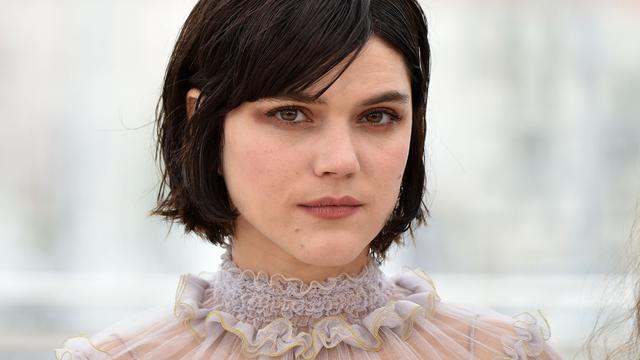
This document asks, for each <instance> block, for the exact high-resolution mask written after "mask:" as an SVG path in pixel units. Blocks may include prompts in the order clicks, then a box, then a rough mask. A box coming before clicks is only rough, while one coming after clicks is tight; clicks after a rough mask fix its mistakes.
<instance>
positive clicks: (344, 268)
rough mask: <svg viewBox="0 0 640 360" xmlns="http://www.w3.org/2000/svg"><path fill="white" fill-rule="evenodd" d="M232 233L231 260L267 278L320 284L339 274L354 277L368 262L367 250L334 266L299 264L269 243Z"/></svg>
mask: <svg viewBox="0 0 640 360" xmlns="http://www.w3.org/2000/svg"><path fill="white" fill-rule="evenodd" d="M238 235H239V234H236V236H235V237H234V239H233V241H232V248H231V258H232V260H233V262H234V263H235V264H236V266H237V267H238V268H239V269H241V270H251V271H253V272H254V273H256V274H257V273H259V272H263V273H266V274H267V275H269V276H271V275H273V274H282V275H284V276H286V277H293V278H297V279H300V280H302V281H304V282H305V283H310V282H312V281H320V282H321V281H324V280H326V279H328V278H330V277H335V276H338V275H340V274H349V275H357V274H359V273H360V272H362V270H363V269H364V267H365V266H366V265H367V263H368V261H369V256H368V247H367V248H365V249H364V250H363V251H362V252H361V253H360V254H359V255H358V256H357V257H356V258H355V259H353V261H350V262H348V263H346V264H341V265H337V266H323V265H319V264H311V263H308V262H304V261H301V260H300V259H298V258H296V257H294V256H293V255H291V254H289V253H287V252H285V251H284V250H283V249H281V248H280V247H278V246H276V245H275V244H273V243H272V242H270V241H251V239H249V238H246V237H242V236H238Z"/></svg>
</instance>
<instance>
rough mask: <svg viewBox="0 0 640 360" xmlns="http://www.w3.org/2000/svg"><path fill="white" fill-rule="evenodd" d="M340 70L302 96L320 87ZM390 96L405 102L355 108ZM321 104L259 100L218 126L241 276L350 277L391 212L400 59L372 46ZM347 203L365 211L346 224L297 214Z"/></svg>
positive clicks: (402, 158) (403, 151) (399, 147)
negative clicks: (245, 272) (311, 206)
mask: <svg viewBox="0 0 640 360" xmlns="http://www.w3.org/2000/svg"><path fill="white" fill-rule="evenodd" d="M338 68H341V66H338V67H337V68H336V69H333V70H332V71H330V72H329V73H328V74H326V75H325V76H324V77H323V78H321V79H320V80H319V81H318V83H316V84H314V85H313V86H312V87H311V88H310V89H307V90H308V91H305V94H307V95H310V94H313V93H315V92H316V91H318V90H319V89H322V88H323V87H324V86H326V85H327V84H328V83H329V82H330V80H331V79H333V78H334V76H335V75H336V74H337V71H338ZM390 92H392V93H394V94H396V95H402V96H403V98H402V99H399V98H398V96H396V98H395V99H387V100H385V101H382V102H377V103H375V104H368V105H363V103H364V102H366V101H367V100H371V99H373V98H376V97H378V96H379V95H380V94H384V93H390ZM198 96H199V91H198V90H197V89H191V90H190V91H189V93H188V94H187V99H186V100H187V109H188V112H189V113H190V114H192V113H193V108H194V104H195V101H196V99H197V97H198ZM320 100H321V102H322V103H312V102H308V101H300V100H299V99H298V100H296V101H292V100H291V99H284V98H279V99H260V100H258V101H255V102H245V103H243V104H242V105H240V106H239V107H237V108H235V109H234V110H232V111H231V112H229V113H228V114H227V116H226V118H225V124H224V145H223V146H224V147H223V166H222V169H221V172H222V174H223V176H224V178H225V182H226V184H227V188H228V190H229V195H230V197H231V201H232V203H233V204H234V205H235V206H236V208H237V209H238V211H239V213H240V214H241V215H240V216H239V218H238V219H237V221H236V224H235V229H236V231H235V235H234V238H233V248H232V258H233V261H234V262H235V263H236V265H237V266H238V267H239V268H241V269H250V270H253V271H254V272H259V271H261V272H264V273H267V274H269V275H272V274H275V273H280V274H283V275H285V276H288V277H296V278H299V279H301V280H303V281H305V282H311V281H313V280H317V281H322V280H325V279H327V278H329V277H332V276H336V275H338V274H341V273H347V274H357V273H359V272H360V271H361V270H362V269H363V267H364V266H365V265H366V263H367V261H368V246H369V243H370V242H371V241H372V240H373V239H374V237H375V236H376V235H377V234H378V233H379V231H380V230H381V229H382V227H383V226H384V224H385V223H386V220H387V219H388V217H389V216H390V214H391V213H392V211H393V208H394V206H395V205H396V202H397V199H398V194H399V190H400V185H401V181H402V175H403V173H404V168H405V165H406V161H407V156H408V153H409V144H410V138H411V119H412V112H411V84H410V80H409V76H408V72H407V69H406V66H405V64H404V61H403V58H402V56H401V55H400V54H399V53H398V52H397V51H396V50H395V49H393V48H392V47H391V46H389V45H388V44H387V43H385V42H384V41H382V40H381V39H379V38H377V37H375V36H374V37H372V38H371V39H370V40H369V41H368V42H367V44H366V46H365V48H364V49H363V51H362V52H361V54H360V55H359V56H358V57H357V58H356V59H355V61H354V62H353V63H352V64H351V65H350V66H349V67H348V68H347V69H346V71H345V72H344V73H343V74H342V75H341V76H340V77H339V78H338V80H337V81H336V82H335V83H333V85H331V87H330V88H329V89H328V90H327V91H326V92H325V93H324V94H323V95H322V96H321V97H320ZM282 106H286V107H288V108H292V107H295V109H288V110H283V111H278V108H281V107H282ZM274 109H275V110H274ZM298 109H299V110H298ZM388 113H391V114H393V115H397V116H399V119H398V121H393V120H394V117H393V115H389V114H388ZM292 122H293V123H294V124H293V125H291V123H292ZM376 124H380V125H376ZM345 195H349V196H352V197H354V198H356V199H358V200H359V201H360V202H362V203H363V205H362V206H361V207H359V208H358V210H357V211H356V213H355V214H353V215H351V216H349V217H346V218H341V219H331V220H327V219H319V218H316V217H314V216H311V215H309V214H308V213H307V212H306V211H305V210H304V209H303V208H301V207H300V206H299V205H300V204H302V203H305V202H308V201H311V200H314V199H318V198H321V197H325V196H332V197H341V196H345Z"/></svg>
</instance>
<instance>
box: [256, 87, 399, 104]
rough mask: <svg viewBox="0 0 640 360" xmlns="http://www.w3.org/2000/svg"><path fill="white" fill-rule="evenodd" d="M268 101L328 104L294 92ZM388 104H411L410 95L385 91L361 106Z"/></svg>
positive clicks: (366, 100) (365, 101) (363, 102)
mask: <svg viewBox="0 0 640 360" xmlns="http://www.w3.org/2000/svg"><path fill="white" fill-rule="evenodd" d="M268 100H292V101H298V102H303V103H307V104H323V105H324V104H326V103H327V102H326V101H324V100H322V99H320V98H316V97H315V96H312V95H307V94H303V93H301V92H292V93H287V94H284V95H281V96H274V97H270V98H268ZM386 102H395V103H400V104H406V103H407V102H409V95H407V94H403V93H401V92H399V91H396V90H392V91H385V92H383V93H381V94H378V95H374V96H372V97H370V98H368V99H365V100H363V101H362V102H360V104H359V105H360V106H372V105H376V104H380V103H386Z"/></svg>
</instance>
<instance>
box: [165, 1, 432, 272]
mask: <svg viewBox="0 0 640 360" xmlns="http://www.w3.org/2000/svg"><path fill="white" fill-rule="evenodd" d="M427 33H428V32H427V23H426V19H425V16H424V13H423V11H422V9H421V8H420V5H419V4H418V2H417V1H415V0H348V1H347V0H322V1H318V0H238V1H229V0H200V1H199V2H198V3H197V4H196V5H195V7H194V8H193V10H192V11H191V14H190V15H189V17H188V18H187V20H186V22H185V24H184V25H183V27H182V30H181V32H180V35H179V37H178V39H177V42H176V45H175V48H174V50H173V53H172V55H171V58H170V60H169V64H168V66H167V70H166V74H165V79H164V86H163V90H162V95H161V97H160V100H159V102H158V108H157V109H156V132H157V137H158V139H157V141H158V143H157V153H156V156H157V158H161V164H160V165H161V168H162V184H161V186H160V191H159V193H158V204H157V206H156V207H155V208H154V209H153V210H152V214H154V215H160V216H163V217H165V218H166V219H168V220H170V221H172V222H180V223H182V224H184V226H185V231H186V232H194V233H196V234H198V235H200V236H202V237H204V238H206V239H207V240H208V241H210V242H211V243H213V244H217V245H222V246H228V245H229V243H228V242H226V241H225V239H226V238H227V237H229V236H232V235H233V233H234V222H235V219H236V218H237V216H238V215H239V214H238V212H237V210H236V209H234V208H233V206H232V204H231V200H230V198H229V193H228V191H227V187H226V185H225V181H224V178H223V177H222V176H221V175H220V174H219V173H218V169H219V168H220V167H221V163H222V159H221V154H222V146H223V139H224V136H223V129H224V127H223V125H224V119H225V115H226V114H227V113H228V112H229V111H231V110H232V109H234V108H236V107H238V106H239V105H241V104H242V103H243V102H246V101H255V100H257V99H260V98H264V97H276V96H281V95H284V94H289V93H292V92H302V91H303V90H305V89H307V88H309V87H310V86H311V85H312V84H314V83H315V82H317V81H318V80H319V79H320V78H321V77H322V76H323V75H325V74H326V73H327V72H329V70H331V69H333V68H335V67H336V66H338V65H339V64H340V63H342V61H343V60H346V61H345V62H346V65H345V66H344V67H343V68H342V69H338V70H341V71H338V75H337V76H336V77H335V78H334V79H332V80H333V81H335V80H336V79H337V78H338V77H339V76H340V74H341V73H342V72H343V71H344V70H345V69H346V67H348V66H349V64H350V63H351V62H352V61H353V60H354V59H355V57H357V55H358V54H359V52H360V50H361V49H362V48H363V47H364V45H365V44H366V42H367V41H368V40H369V39H370V37H371V36H372V35H375V36H377V37H379V38H380V39H382V40H383V41H385V42H387V43H388V44H390V45H391V46H392V47H393V48H395V49H396V50H397V51H398V52H399V53H400V54H401V55H402V56H403V58H404V60H405V64H406V67H407V70H408V72H409V76H410V81H411V95H412V109H413V119H412V133H411V144H410V149H409V155H408V159H407V164H406V167H405V170H404V175H403V178H402V184H401V187H400V194H399V199H398V204H397V206H396V208H395V209H394V210H393V212H392V214H391V216H390V217H389V219H388V220H387V223H386V224H385V225H384V227H383V228H382V230H381V231H380V232H379V233H378V235H377V236H376V237H375V238H374V239H373V240H372V242H371V244H370V253H371V254H372V255H373V256H374V257H375V258H376V259H377V260H378V261H379V262H382V261H384V259H385V257H386V252H387V250H388V248H389V247H390V246H391V244H392V243H394V242H395V243H398V244H401V243H403V239H402V234H403V233H404V232H405V231H407V230H409V231H410V233H411V235H412V236H413V223H416V224H423V223H425V220H426V218H427V217H428V216H429V211H428V209H427V207H426V205H425V204H424V202H423V195H424V191H425V166H424V141H425V132H426V119H425V115H426V114H425V113H426V104H427V93H428V86H429V75H430V48H429V41H428V39H427ZM333 81H331V82H330V83H329V85H327V86H326V87H325V88H324V89H322V90H321V91H319V92H318V93H317V94H314V96H315V97H316V98H317V97H320V96H321V95H322V93H324V91H326V90H327V88H329V87H330V86H331V84H332V83H333ZM191 88H198V89H200V90H201V95H202V96H200V97H199V99H198V101H197V105H196V111H195V112H194V113H193V115H192V116H191V118H190V119H188V118H187V110H186V94H187V92H188V90H189V89H191Z"/></svg>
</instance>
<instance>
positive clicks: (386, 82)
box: [305, 36, 411, 102]
mask: <svg viewBox="0 0 640 360" xmlns="http://www.w3.org/2000/svg"><path fill="white" fill-rule="evenodd" d="M347 62H348V59H344V60H343V61H342V62H341V63H340V64H339V65H338V66H336V67H335V68H333V69H332V70H331V71H329V72H328V73H327V74H325V75H324V76H323V77H322V78H320V80H318V81H317V82H316V83H314V84H313V85H312V86H311V87H309V88H308V89H306V90H305V93H307V94H316V93H318V92H319V91H321V90H322V89H324V88H325V87H326V86H328V85H329V84H331V81H332V80H333V79H335V78H336V76H338V78H337V80H335V82H334V83H333V84H331V85H330V87H329V88H328V89H327V90H326V92H325V93H323V94H322V96H321V97H320V100H323V101H325V102H328V101H329V100H331V99H339V98H340V97H343V96H345V95H347V94H348V95H350V96H361V97H366V96H368V94H371V93H380V92H383V91H397V92H400V93H405V94H411V83H410V79H409V73H408V70H407V67H406V65H405V61H404V58H403V57H402V55H401V54H400V53H399V52H398V51H397V50H396V49H395V48H393V47H392V46H390V45H389V44H387V43H386V42H385V41H383V40H382V39H380V38H378V37H376V36H373V37H371V39H369V40H368V41H367V43H366V45H365V46H364V48H363V49H362V51H361V52H360V53H359V54H358V56H357V57H356V58H355V59H354V60H353V62H352V63H351V64H350V65H348V66H347ZM345 66H347V68H346V69H345V70H344V72H343V73H342V74H340V71H341V70H342V69H344V67H345Z"/></svg>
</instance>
